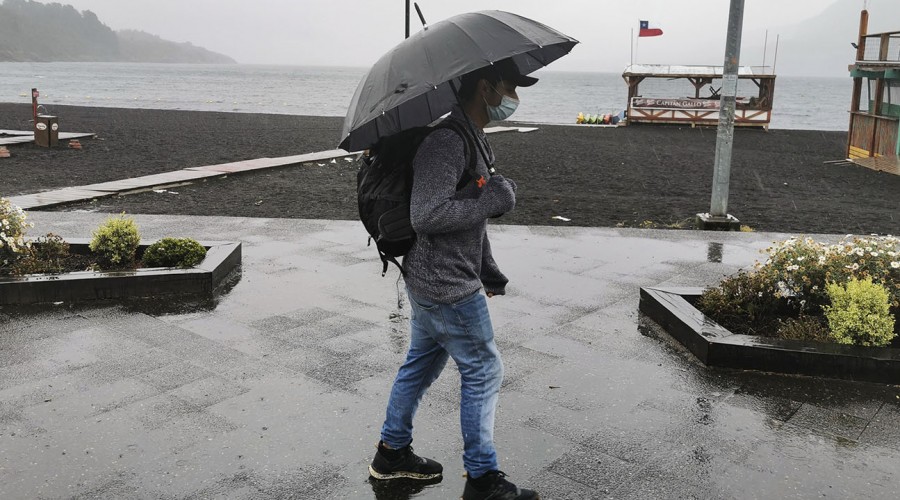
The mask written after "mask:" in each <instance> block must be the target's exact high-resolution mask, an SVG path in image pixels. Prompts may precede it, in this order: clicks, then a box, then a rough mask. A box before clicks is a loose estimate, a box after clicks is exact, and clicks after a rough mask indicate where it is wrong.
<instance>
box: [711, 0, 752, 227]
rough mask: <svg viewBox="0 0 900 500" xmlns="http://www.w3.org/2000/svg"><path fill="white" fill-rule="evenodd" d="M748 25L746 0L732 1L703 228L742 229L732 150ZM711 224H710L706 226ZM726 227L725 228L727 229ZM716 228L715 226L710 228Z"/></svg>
mask: <svg viewBox="0 0 900 500" xmlns="http://www.w3.org/2000/svg"><path fill="white" fill-rule="evenodd" d="M743 25H744V0H731V9H730V12H729V13H728V35H727V37H726V43H725V67H724V69H723V73H722V99H721V103H720V105H719V129H718V132H717V135H716V163H715V170H714V171H713V186H712V200H711V202H710V208H709V215H710V217H709V218H708V221H704V220H703V219H704V218H703V217H701V226H704V227H709V226H717V227H714V228H715V229H723V228H725V229H730V228H733V226H737V228H739V227H740V226H739V225H738V221H737V219H734V218H733V217H730V216H729V215H728V187H729V186H728V184H729V180H730V177H731V149H732V143H733V142H734V108H735V98H736V96H737V84H738V68H739V62H740V58H741V30H742V28H743ZM704 222H709V223H710V224H704ZM723 226H724V227H723ZM710 228H713V227H710Z"/></svg>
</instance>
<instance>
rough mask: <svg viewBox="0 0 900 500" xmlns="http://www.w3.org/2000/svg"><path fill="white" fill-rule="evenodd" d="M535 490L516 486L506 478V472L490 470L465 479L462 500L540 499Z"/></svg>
mask: <svg viewBox="0 0 900 500" xmlns="http://www.w3.org/2000/svg"><path fill="white" fill-rule="evenodd" d="M540 498H541V497H540V496H539V495H538V494H537V492H535V491H531V490H526V489H524V488H518V487H516V485H514V484H512V483H511V482H509V481H507V480H506V474H504V473H502V472H500V471H498V470H492V471H490V472H488V473H487V474H485V475H483V476H481V477H479V478H477V479H472V478H468V479H466V489H465V490H463V496H462V500H540Z"/></svg>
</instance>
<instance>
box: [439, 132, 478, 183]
mask: <svg viewBox="0 0 900 500" xmlns="http://www.w3.org/2000/svg"><path fill="white" fill-rule="evenodd" d="M434 128H435V130H437V129H441V128H447V129H450V130H452V131H454V132H456V133H457V134H458V135H459V136H460V137H462V140H463V149H464V154H465V157H466V159H467V160H468V161H467V163H466V170H465V171H464V172H463V175H462V176H461V177H460V179H459V182H457V183H456V190H457V191H459V190H460V189H462V188H463V187H465V186H466V184H468V183H469V182H471V181H473V180H475V179H478V178H479V177H481V176H480V175H478V170H477V165H478V156H477V155H476V154H475V144H474V143H473V139H472V136H470V135H469V133H468V132H467V131H466V129H465V128H464V127H463V126H462V124H460V123H459V122H457V121H456V120H444V121H442V122H441V123H439V124H438V125H435V127H434Z"/></svg>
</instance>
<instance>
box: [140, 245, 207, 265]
mask: <svg viewBox="0 0 900 500" xmlns="http://www.w3.org/2000/svg"><path fill="white" fill-rule="evenodd" d="M204 258H206V248H204V247H203V245H201V244H200V243H199V242H198V241H197V240H194V239H191V238H163V239H161V240H159V241H157V242H156V243H154V244H152V245H150V246H149V247H147V250H145V251H144V257H143V259H142V260H143V263H144V267H194V266H196V265H197V264H199V263H201V262H203V259H204Z"/></svg>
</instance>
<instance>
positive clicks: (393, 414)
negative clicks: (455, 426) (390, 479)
mask: <svg viewBox="0 0 900 500" xmlns="http://www.w3.org/2000/svg"><path fill="white" fill-rule="evenodd" d="M409 302H410V309H411V310H412V314H411V318H410V336H411V339H410V343H409V353H408V354H407V355H406V362H404V363H403V366H401V367H400V371H399V373H397V378H396V380H395V381H394V387H393V389H391V398H390V400H389V401H388V407H387V417H386V418H385V421H384V426H383V427H382V430H381V440H382V441H384V442H385V443H386V444H387V445H388V446H390V447H392V448H402V447H404V446H406V445H408V444H409V443H410V442H412V430H413V417H414V416H415V414H416V409H417V408H418V407H419V401H420V400H421V399H422V396H423V395H424V394H425V391H426V390H427V389H428V387H429V386H431V383H432V382H434V381H435V380H436V379H437V378H438V376H439V375H440V374H441V370H443V369H444V365H445V364H446V363H447V358H448V357H450V356H452V357H453V360H454V361H455V362H456V365H457V367H458V368H459V374H460V377H461V380H462V388H461V392H462V394H461V396H462V397H461V402H460V411H459V421H460V427H461V429H462V436H463V442H464V444H465V451H464V453H463V465H464V466H465V469H466V472H468V473H469V476H470V477H480V476H481V475H483V474H484V473H486V472H487V471H489V470H499V465H498V464H497V452H496V451H495V450H494V414H495V412H496V409H497V396H498V394H499V392H500V383H501V382H502V381H503V362H502V361H501V360H500V352H499V351H497V345H496V344H495V343H494V329H493V328H492V327H491V317H490V314H489V313H488V308H487V300H486V299H485V297H484V295H482V294H481V293H480V291H479V292H475V293H473V294H472V295H469V296H468V297H466V298H464V299H462V300H460V301H459V302H456V303H454V304H435V303H432V302H430V301H427V300H424V299H421V298H419V297H416V296H414V295H413V294H412V293H409Z"/></svg>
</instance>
